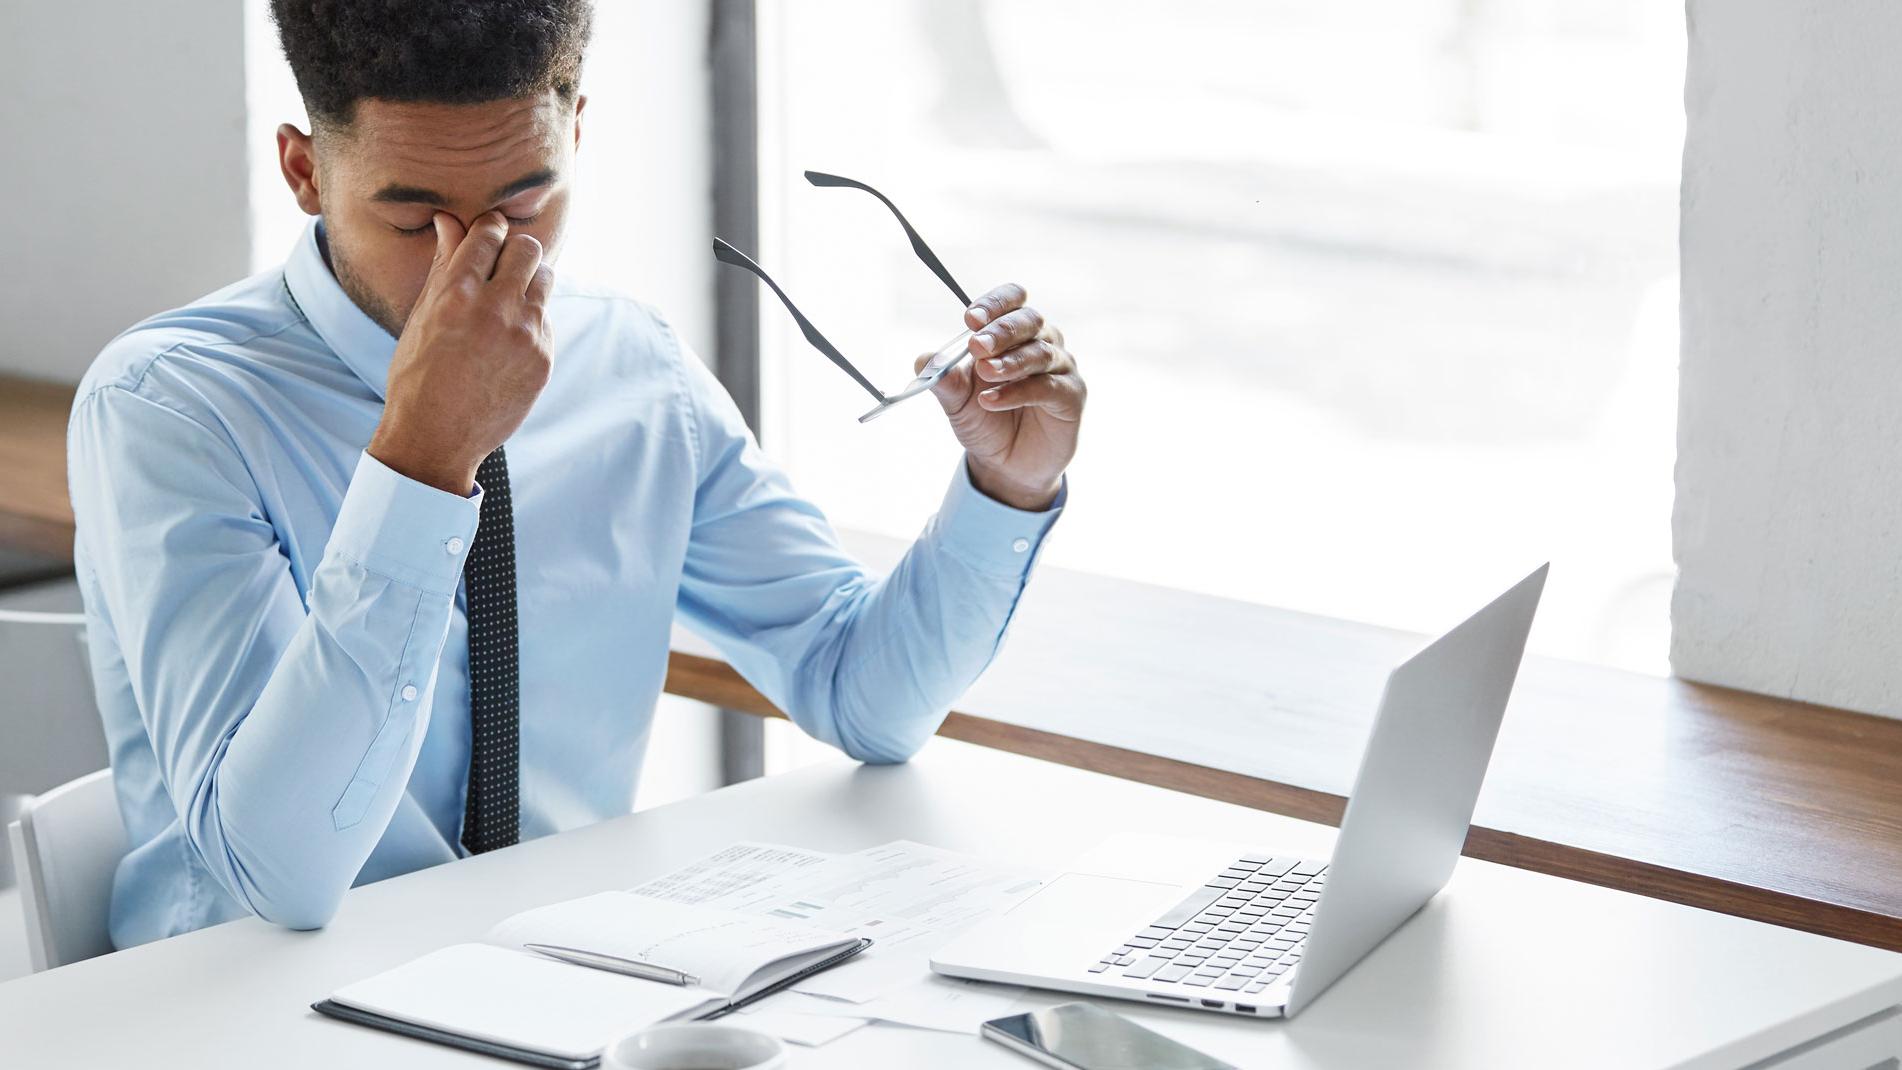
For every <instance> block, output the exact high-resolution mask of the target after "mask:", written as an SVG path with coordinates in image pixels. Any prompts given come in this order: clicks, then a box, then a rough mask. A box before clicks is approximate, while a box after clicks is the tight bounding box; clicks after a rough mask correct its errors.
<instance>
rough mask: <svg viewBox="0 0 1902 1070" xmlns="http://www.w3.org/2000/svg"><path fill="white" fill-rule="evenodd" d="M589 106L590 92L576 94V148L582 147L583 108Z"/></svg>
mask: <svg viewBox="0 0 1902 1070" xmlns="http://www.w3.org/2000/svg"><path fill="white" fill-rule="evenodd" d="M587 106H588V94H586V93H576V94H575V148H577V149H579V148H581V109H583V108H585V107H587Z"/></svg>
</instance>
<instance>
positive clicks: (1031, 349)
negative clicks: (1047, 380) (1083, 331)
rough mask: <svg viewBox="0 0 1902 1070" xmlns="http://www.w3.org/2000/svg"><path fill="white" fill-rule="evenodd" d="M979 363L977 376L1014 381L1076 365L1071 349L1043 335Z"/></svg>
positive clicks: (1057, 371)
mask: <svg viewBox="0 0 1902 1070" xmlns="http://www.w3.org/2000/svg"><path fill="white" fill-rule="evenodd" d="M975 366H976V368H977V377H978V378H979V379H982V380H984V382H985V383H987V384H996V383H1011V382H1016V381H1017V380H1019V379H1023V378H1025V377H1027V376H1032V375H1043V374H1046V373H1048V374H1056V375H1061V374H1063V373H1065V372H1068V371H1070V370H1072V369H1073V368H1074V367H1075V365H1074V364H1073V363H1072V362H1071V360H1070V354H1069V352H1068V351H1066V350H1064V349H1063V348H1062V347H1061V346H1058V345H1055V344H1053V343H1051V342H1047V341H1044V340H1043V339H1041V338H1039V339H1035V340H1032V341H1029V342H1025V343H1024V344H1023V345H1020V346H1017V347H1016V348H1014V349H1007V350H1005V351H1004V352H1002V353H999V354H998V355H997V356H995V357H979V358H977V361H976V365H975Z"/></svg>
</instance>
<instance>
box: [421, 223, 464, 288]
mask: <svg viewBox="0 0 1902 1070" xmlns="http://www.w3.org/2000/svg"><path fill="white" fill-rule="evenodd" d="M429 221H430V223H431V224H433V225H434V226H435V228H436V252H435V255H434V256H432V257H431V258H430V261H429V276H428V277H427V278H425V279H424V280H423V293H425V294H427V293H429V292H430V291H431V290H433V289H434V288H435V287H436V285H437V283H438V280H440V279H441V278H442V277H443V275H444V274H445V273H447V271H448V269H449V261H450V258H452V257H453V256H455V254H456V248H457V247H458V246H460V245H461V244H462V238H463V234H464V231H463V229H462V223H461V222H460V221H458V220H457V219H456V217H455V216H452V215H450V214H449V213H448V212H437V213H436V214H435V215H433V216H430V217H429Z"/></svg>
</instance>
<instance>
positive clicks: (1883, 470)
mask: <svg viewBox="0 0 1902 1070" xmlns="http://www.w3.org/2000/svg"><path fill="white" fill-rule="evenodd" d="M1689 12H1690V20H1691V21H1690V30H1691V32H1690V47H1691V53H1690V68H1689V75H1688V84H1687V88H1686V107H1687V110H1688V113H1689V114H1688V118H1689V133H1688V138H1687V143H1686V146H1685V153H1684V187H1683V223H1682V226H1683V234H1682V237H1683V250H1682V251H1683V304H1682V315H1683V366H1682V388H1681V390H1680V399H1681V400H1680V407H1679V429H1678V446H1679V460H1678V469H1677V490H1678V496H1677V506H1676V514H1675V519H1674V525H1673V526H1674V538H1675V544H1676V556H1677V562H1678V567H1679V569H1680V573H1679V578H1678V586H1677V592H1676V596H1675V599H1674V602H1673V606H1672V621H1673V633H1674V635H1673V642H1672V663H1673V666H1674V668H1675V670H1676V672H1677V673H1678V674H1679V675H1681V676H1685V677H1688V678H1691V679H1695V680H1704V681H1709V682H1712V683H1720V684H1725V685H1729V686H1733V687H1740V688H1745V689H1748V690H1752V691H1761V692H1767V693H1770V694H1775V695H1781V696H1787V697H1793V698H1799V699H1804V700H1809V701H1814V702H1820V703H1825V704H1828V705H1833V706H1843V707H1848V708H1852V709H1858V710H1865V711H1869V712H1874V713H1880V714H1884V715H1887V716H1892V717H1894V716H1902V658H1898V657H1897V648H1898V645H1899V643H1902V541H1899V540H1898V536H1899V535H1902V387H1899V386H1898V384H1902V106H1898V105H1899V104H1902V63H1897V62H1896V60H1895V56H1896V53H1897V50H1898V48H1902V5H1897V4H1894V3H1889V2H1886V0H1836V2H1833V3H1829V4H1806V3H1799V2H1795V0H1691V2H1690V4H1689Z"/></svg>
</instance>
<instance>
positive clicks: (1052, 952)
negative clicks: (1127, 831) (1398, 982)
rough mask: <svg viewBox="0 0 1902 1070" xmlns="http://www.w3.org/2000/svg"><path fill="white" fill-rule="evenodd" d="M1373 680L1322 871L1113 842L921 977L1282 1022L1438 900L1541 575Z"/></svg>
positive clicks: (972, 932)
mask: <svg viewBox="0 0 1902 1070" xmlns="http://www.w3.org/2000/svg"><path fill="white" fill-rule="evenodd" d="M1548 567H1549V566H1546V565H1541V566H1540V567H1539V568H1538V569H1537V570H1535V571H1534V572H1533V573H1532V574H1531V575H1529V576H1527V577H1526V578H1525V579H1523V580H1521V581H1519V582H1518V583H1517V584H1515V585H1514V586H1513V587H1512V589H1511V590H1508V591H1507V592H1506V593H1505V594H1502V595H1500V596H1499V597H1498V598H1497V599H1495V600H1494V601H1493V602H1492V604H1490V605H1488V606H1487V607H1486V608H1484V609H1482V610H1480V611H1479V612H1478V613H1475V614H1473V615H1472V616H1471V617H1469V618H1467V620H1466V621H1464V622H1463V623H1461V624H1460V625H1459V626H1458V627H1456V628H1454V629H1453V630H1452V631H1450V632H1448V633H1446V634H1445V635H1443V636H1441V637H1440V638H1439V639H1437V640H1435V641H1434V642H1433V643H1432V644H1431V645H1429V646H1427V648H1426V649H1424V650H1422V651H1420V652H1419V653H1418V654H1415V655H1414V656H1413V657H1412V658H1409V659H1408V660H1407V661H1406V662H1405V663H1404V664H1402V665H1401V666H1400V667H1399V668H1397V669H1395V670H1393V672H1392V673H1391V674H1390V675H1389V676H1388V677H1387V686H1386V690H1385V691H1384V692H1383V693H1382V695H1381V699H1380V709H1379V713H1378V714H1377V715H1376V716H1375V718H1374V727H1373V731H1372V733H1371V734H1370V735H1369V736H1368V740H1367V747H1366V749H1365V751H1363V752H1362V754H1361V764H1360V772H1359V773H1358V774H1356V775H1355V778H1354V788H1353V791H1352V793H1351V794H1350V795H1349V797H1348V803H1347V812H1346V814H1345V816H1344V817H1343V818H1342V819H1341V830H1340V835H1339V836H1338V837H1337V838H1336V839H1335V842H1334V853H1333V857H1332V858H1331V859H1311V858H1299V857H1294V856H1291V855H1288V854H1285V853H1279V852H1276V851H1273V850H1261V849H1256V848H1254V847H1248V846H1243V847H1237V846H1232V845H1224V844H1219V843H1203V842H1196V841H1193V840H1187V839H1177V838H1174V837H1163V836H1121V837H1117V838H1115V839H1113V840H1111V841H1109V842H1108V843H1106V844H1103V845H1102V846H1100V847H1098V848H1097V849H1095V850H1093V851H1091V852H1090V853H1089V854H1088V855H1086V856H1085V857H1084V858H1083V859H1081V860H1079V861H1078V862H1077V863H1076V864H1074V865H1072V866H1071V868H1070V870H1069V871H1068V872H1065V873H1063V874H1062V875H1060V876H1058V877H1057V878H1056V879H1055V880H1053V881H1051V882H1050V883H1049V884H1047V885H1045V886H1044V887H1043V888H1041V889H1039V890H1038V891H1037V892H1036V893H1035V894H1034V895H1031V896H1030V897H1029V898H1027V899H1026V900H1024V901H1023V902H1022V903H1019V904H1018V905H1017V906H1015V907H1014V908H1012V909H1011V910H1010V911H1009V912H1007V913H1005V914H1001V915H998V916H995V917H992V918H989V919H987V920H985V921H983V922H980V923H978V924H977V925H976V926H974V927H972V928H971V929H969V930H966V931H965V932H964V933H963V934H961V935H960V936H958V937H957V938H955V939H954V940H953V941H952V942H950V943H949V944H947V945H945V946H944V947H943V948H941V949H940V950H939V951H938V952H937V954H936V955H934V956H933V957H932V959H931V968H932V969H933V970H935V971H937V972H938V973H942V974H946V975H948V976H952V977H966V978H971V979H974V980H980V981H1003V982H1009V983H1011V984H1021V985H1032V986H1035V987H1038V988H1049V989H1057V990H1059V991H1064V992H1078V993H1083V994H1085V995H1092V996H1108V997H1113V998H1117V999H1128V1000H1137V1001H1142V1002H1148V1003H1162V1004H1170V1005H1174V1006H1181V1007H1193V1008H1197V1009H1201V1010H1208V1011H1219V1012H1223V1013H1228V1014H1246V1015H1255V1016H1258V1017H1268V1018H1279V1017H1291V1016H1293V1015H1294V1014H1296V1013H1298V1012H1299V1011H1300V1010H1301V1009H1302V1008H1303V1007H1305V1006H1306V1005H1307V1004H1308V1003H1309V1002H1311V1001H1312V1000H1313V999H1314V998H1315V997H1316V996H1319V995H1320V994H1321V993H1322V992H1324V991H1326V990H1327V988H1328V986H1329V985H1331V984H1333V983H1334V982H1335V981H1336V980H1337V979H1339V978H1340V976H1341V975H1342V974H1344V973H1346V972H1347V971H1348V970H1349V969H1351V968H1352V967H1353V966H1354V964H1355V963H1357V962H1359V961H1360V960H1361V959H1362V958H1364V957H1365V956H1366V955H1367V954H1368V953H1369V952H1370V951H1372V950H1373V949H1374V948H1375V947H1376V946H1378V945H1379V944H1380V942H1381V941H1383V940H1385V939H1386V938H1387V937H1388V936H1389V935H1390V934H1391V933H1393V931H1394V930H1396V929H1398V928H1399V927H1400V926H1401V924H1402V923H1404V922H1405V921H1406V920H1407V919H1408V918H1411V917H1412V916H1413V915H1414V913H1415V912H1417V911H1418V910H1419V909H1420V908H1421V907H1422V906H1425V905H1426V903H1427V900H1429V899H1431V898H1433V896H1434V895H1435V894H1436V893H1437V892H1439V890H1440V889H1441V888H1442V887H1444V886H1445V884H1446V881H1447V878H1448V877H1450V876H1451V875H1452V872H1453V864H1454V862H1455V861H1457V860H1458V858H1459V854H1460V847H1461V845H1463V844H1464V843H1465V841H1466V829H1467V825H1468V824H1469V823H1470V822H1471V821H1472V818H1473V805H1474V803H1475V802H1476V801H1477V800H1478V798H1479V786H1480V782H1481V781H1482V780H1483V779H1484V778H1485V775H1486V765H1487V763H1488V762H1489V761H1490V760H1491V758H1492V751H1493V741H1494V740H1495V739H1496V738H1497V737H1498V735H1499V722H1500V719H1501V718H1502V717H1503V716H1504V714H1505V712H1506V699H1507V697H1508V696H1509V695H1510V694H1511V692H1512V684H1513V680H1514V678H1515V677H1516V676H1517V675H1518V671H1519V661H1520V658H1521V656H1522V655H1523V654H1524V652H1525V645H1526V633H1527V631H1529V630H1530V629H1531V627H1532V614H1533V611H1534V610H1536V609H1537V608H1538V605H1539V595H1540V594H1541V593H1542V592H1543V591H1544V589H1545V576H1546V570H1547V568H1548Z"/></svg>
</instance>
